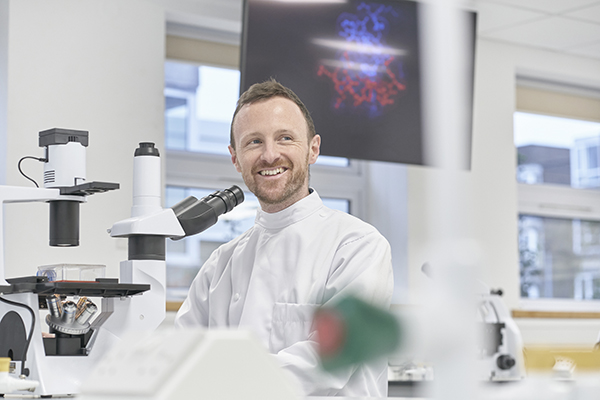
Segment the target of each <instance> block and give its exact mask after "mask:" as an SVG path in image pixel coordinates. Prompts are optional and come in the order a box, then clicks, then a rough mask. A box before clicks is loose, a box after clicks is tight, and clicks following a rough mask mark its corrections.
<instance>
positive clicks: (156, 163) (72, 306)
mask: <svg viewBox="0 0 600 400" xmlns="http://www.w3.org/2000/svg"><path fill="white" fill-rule="evenodd" d="M39 145H40V147H44V148H45V153H46V154H45V157H44V158H43V159H40V161H43V162H44V187H43V188H39V187H16V186H0V201H1V202H2V204H4V203H27V202H47V203H49V207H50V232H49V234H50V240H49V242H50V243H49V244H50V245H51V246H77V245H78V244H79V205H80V204H81V203H85V201H86V198H87V196H90V195H92V194H96V193H103V192H107V191H110V190H115V189H118V188H119V185H118V184H116V183H107V182H87V181H86V173H85V172H86V171H85V148H86V147H87V146H88V132H87V131H77V130H69V129H59V128H54V129H50V130H46V131H43V132H40V133H39ZM133 171H134V172H133V173H134V179H133V205H132V208H131V217H130V218H127V219H125V220H123V221H120V222H117V223H115V224H114V225H113V226H112V228H111V229H109V230H108V232H109V234H110V235H111V236H112V237H123V238H127V239H128V259H127V260H125V261H122V262H121V263H120V271H119V278H118V279H117V278H96V279H95V280H89V281H79V280H78V281H74V280H69V279H62V278H60V276H59V277H57V276H56V275H55V274H54V273H49V272H54V271H52V270H46V271H43V273H42V274H41V276H27V277H19V278H11V279H5V271H4V241H3V236H2V233H3V229H0V357H9V358H10V359H11V360H12V361H11V362H10V368H9V376H10V377H12V378H14V379H19V380H20V382H19V385H18V387H19V391H18V392H19V393H21V394H25V393H29V394H30V395H31V394H33V395H34V396H41V397H52V396H64V395H74V394H77V393H78V392H79V387H80V385H81V382H82V381H83V380H84V379H85V378H86V377H87V375H88V374H89V373H90V372H91V371H92V370H93V367H94V366H95V365H96V364H97V363H98V362H99V360H100V359H101V358H102V357H103V356H104V355H105V354H106V353H107V352H108V351H109V350H110V349H111V348H113V347H114V346H115V345H116V344H118V343H119V342H120V340H121V339H122V337H123V336H124V335H125V334H128V333H130V332H134V333H136V332H139V333H143V332H149V331H153V330H154V329H155V328H157V327H158V325H159V324H160V323H161V322H162V321H163V319H164V317H165V312H166V311H165V302H166V261H165V256H166V251H165V247H166V243H165V241H166V239H167V238H171V239H174V240H177V239H181V238H183V237H186V236H189V235H194V234H196V233H199V232H202V231H203V230H205V229H207V228H209V227H210V226H212V225H213V224H215V223H216V222H217V220H218V216H219V215H221V214H223V213H226V212H229V211H231V210H232V209H233V208H234V207H235V206H237V205H238V204H240V203H241V202H242V201H243V200H244V195H243V192H242V190H241V189H240V188H239V187H237V186H232V187H231V188H229V189H225V190H223V191H218V192H215V193H213V194H211V195H209V196H206V197H204V198H202V199H200V200H198V199H196V198H194V197H192V196H190V197H188V198H186V199H184V200H183V201H181V202H180V203H178V204H176V205H175V206H173V207H171V208H166V209H163V208H162V205H161V203H162V202H161V193H162V186H161V179H160V177H161V162H160V154H159V151H158V149H157V148H156V147H155V146H154V143H149V142H145V143H140V145H139V147H138V148H137V149H136V150H135V153H134V165H133ZM2 211H3V210H2ZM0 225H1V226H2V227H3V226H4V224H3V212H1V213H0ZM38 275H39V274H38ZM63 278H64V276H63ZM96 298H99V299H100V301H99V302H100V306H98V305H97V303H95V302H94V301H96V302H98V300H95V299H96ZM40 309H47V310H48V314H47V316H46V318H45V321H41V320H40V319H41V318H40V312H39V310H40ZM42 323H46V324H47V325H48V327H49V328H48V329H49V334H47V335H43V334H42ZM4 394H5V393H2V392H0V395H4Z"/></svg>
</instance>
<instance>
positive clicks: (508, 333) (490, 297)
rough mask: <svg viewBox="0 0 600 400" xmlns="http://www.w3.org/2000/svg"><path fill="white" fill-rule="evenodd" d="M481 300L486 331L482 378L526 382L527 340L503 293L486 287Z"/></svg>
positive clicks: (483, 345)
mask: <svg viewBox="0 0 600 400" xmlns="http://www.w3.org/2000/svg"><path fill="white" fill-rule="evenodd" d="M483 286H485V285H483ZM478 297H479V298H478V303H479V304H478V314H479V322H480V323H481V324H482V328H483V331H484V332H483V342H482V343H481V345H480V346H479V358H478V364H479V367H480V368H479V369H478V371H480V374H481V376H480V378H481V379H483V380H490V381H512V380H520V379H523V378H524V377H525V361H524V358H523V339H522V338H521V331H520V330H519V327H518V326H517V324H516V322H515V321H514V320H513V318H512V316H511V315H510V311H509V309H508V307H506V304H505V303H504V301H503V300H502V292H501V291H493V290H490V289H489V288H487V287H485V289H484V290H483V291H482V293H480V294H479V296H478Z"/></svg>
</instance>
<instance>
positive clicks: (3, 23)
mask: <svg viewBox="0 0 600 400" xmlns="http://www.w3.org/2000/svg"><path fill="white" fill-rule="evenodd" d="M7 69H8V2H7V1H1V2H0V185H4V184H5V183H6V165H5V163H3V162H2V160H6V111H7V110H6V94H7V93H6V90H5V89H2V88H6V87H7V79H8V75H7V73H6V71H7ZM0 229H1V227H0Z"/></svg>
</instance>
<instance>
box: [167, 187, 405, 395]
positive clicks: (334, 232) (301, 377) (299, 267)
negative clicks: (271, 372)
mask: <svg viewBox="0 0 600 400" xmlns="http://www.w3.org/2000/svg"><path fill="white" fill-rule="evenodd" d="M392 290H393V277H392V264H391V252H390V246H389V243H388V242H387V240H386V239H385V238H384V237H383V236H382V235H381V234H380V233H379V232H378V231H377V230H376V229H375V228H374V227H372V226H371V225H369V224H367V223H365V222H363V221H361V220H359V219H358V218H355V217H353V216H351V215H348V214H346V213H343V212H340V211H337V210H332V209H329V208H327V207H325V206H324V205H323V202H322V201H321V198H320V197H319V195H318V194H317V193H316V191H313V192H312V193H311V194H310V195H309V196H307V197H305V198H304V199H302V200H300V201H299V202H297V203H296V204H294V205H292V206H291V207H288V208H286V209H285V210H282V211H280V212H277V213H273V214H269V213H265V212H263V211H262V210H259V211H258V213H257V216H256V221H255V225H254V226H253V227H252V228H250V229H249V230H248V231H247V232H245V233H244V234H242V235H241V236H239V237H238V238H236V239H234V240H233V241H231V242H229V243H226V244H224V245H222V246H221V247H219V248H218V249H217V250H215V251H214V252H213V254H212V255H211V256H210V258H209V259H208V260H207V261H206V263H205V264H204V266H203V267H202V268H201V269H200V271H199V273H198V275H197V276H196V278H195V279H194V281H193V283H192V285H191V288H190V292H189V295H188V297H187V299H186V300H185V302H184V303H183V305H182V306H181V309H180V310H179V312H178V314H177V317H176V320H175V323H176V325H178V326H180V327H187V326H198V325H201V326H205V327H209V328H212V327H239V328H241V329H249V330H251V331H254V333H256V334H257V335H258V338H259V339H260V340H261V341H262V343H263V344H264V345H265V347H267V348H268V349H269V351H270V352H271V353H272V354H274V355H275V357H276V358H277V359H278V361H279V362H280V364H281V365H282V366H283V368H284V369H286V370H288V371H290V372H291V373H292V375H293V376H295V377H296V378H297V380H298V382H299V383H300V385H301V387H302V388H303V390H304V393H305V394H306V395H315V396H348V397H359V396H370V397H385V396H387V360H386V359H380V360H377V361H374V362H371V363H369V364H363V365H360V366H355V367H352V368H348V369H346V370H342V371H339V372H337V373H335V374H329V373H325V372H322V371H321V370H320V368H319V360H318V357H317V353H316V351H315V341H314V340H313V339H314V332H311V323H312V314H313V311H314V310H315V308H316V307H317V306H319V305H322V304H326V303H328V302H331V301H335V299H336V298H340V297H341V296H344V295H347V294H353V295H355V296H358V297H360V298H362V299H364V300H366V301H369V302H371V303H373V304H376V305H380V306H381V307H385V308H386V309H387V308H388V307H389V306H390V302H391V296H392Z"/></svg>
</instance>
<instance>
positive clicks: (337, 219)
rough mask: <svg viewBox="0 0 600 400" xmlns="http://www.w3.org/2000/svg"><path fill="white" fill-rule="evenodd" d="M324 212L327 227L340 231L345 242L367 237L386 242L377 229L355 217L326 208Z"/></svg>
mask: <svg viewBox="0 0 600 400" xmlns="http://www.w3.org/2000/svg"><path fill="white" fill-rule="evenodd" d="M323 210H324V211H325V215H326V216H327V217H326V220H327V221H326V222H327V225H328V226H330V227H331V228H333V229H335V230H336V231H338V232H339V235H340V236H342V237H343V238H344V241H348V240H355V239H358V238H366V237H369V238H372V239H376V240H386V239H385V238H384V237H383V235H382V234H381V233H380V232H379V231H378V230H377V228H375V227H374V226H373V225H371V224H369V223H368V222H365V221H363V220H362V219H360V218H358V217H355V216H354V215H351V214H348V213H346V212H344V211H339V210H334V209H330V208H328V207H325V206H324V207H323Z"/></svg>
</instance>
